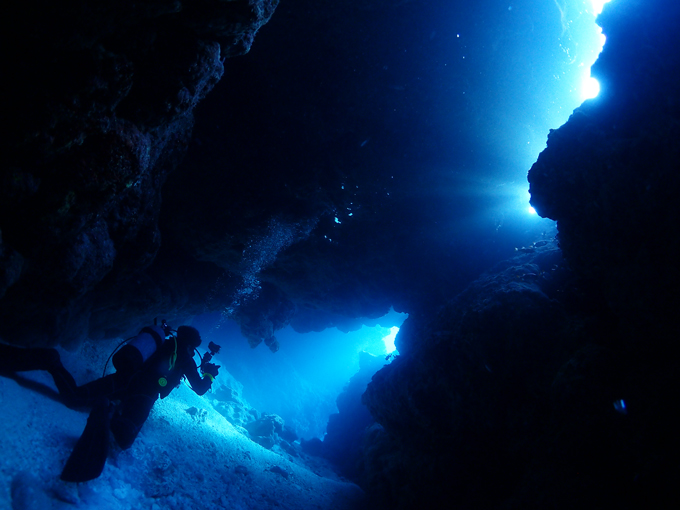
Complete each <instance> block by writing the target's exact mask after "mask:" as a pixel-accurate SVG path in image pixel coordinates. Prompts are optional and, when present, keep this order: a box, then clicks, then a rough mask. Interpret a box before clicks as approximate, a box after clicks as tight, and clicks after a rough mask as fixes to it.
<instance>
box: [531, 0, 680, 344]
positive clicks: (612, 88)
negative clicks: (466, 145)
mask: <svg viewBox="0 0 680 510" xmlns="http://www.w3.org/2000/svg"><path fill="white" fill-rule="evenodd" d="M679 19H680V14H679V7H678V4H677V2H670V1H654V2H639V1H630V0H629V1H622V2H615V3H613V4H612V5H611V6H610V7H608V8H607V9H606V10H605V11H604V12H603V14H602V15H601V16H600V17H599V18H598V23H600V24H601V26H602V28H603V32H604V34H605V35H606V36H607V43H606V45H605V47H604V51H603V52H602V54H601V55H600V57H599V59H598V61H597V62H596V64H595V65H594V66H593V69H592V74H593V76H595V77H596V78H597V79H598V80H599V81H600V82H601V83H602V92H601V93H600V96H599V97H598V98H597V99H595V100H591V101H587V102H585V103H584V104H583V106H581V107H580V108H578V109H577V110H576V111H575V112H574V114H573V115H572V116H571V118H570V119H569V122H567V123H566V124H565V125H564V126H562V127H561V128H560V129H557V130H554V131H551V133H550V136H549V137H548V147H547V149H546V150H545V151H543V152H542V153H541V155H540V157H539V158H538V161H537V162H536V163H535V164H534V166H533V167H532V168H531V171H530V172H529V182H530V184H531V195H532V198H531V203H532V204H533V206H534V207H535V208H536V210H537V211H538V213H539V214H541V215H543V216H546V217H548V218H551V219H554V220H557V222H558V228H559V240H560V246H561V248H562V250H563V251H564V254H565V257H566V258H567V260H568V261H569V264H570V266H571V267H572V268H573V269H574V270H575V271H576V272H577V273H578V274H579V277H580V278H582V279H583V281H584V282H587V285H588V287H589V292H591V293H593V294H597V295H599V296H600V297H601V299H602V300H603V301H604V302H606V306H607V307H608V308H609V309H610V310H611V311H612V312H613V313H614V314H615V315H616V316H617V318H618V319H619V320H620V321H621V332H622V333H621V334H622V335H624V336H625V337H626V338H625V340H624V339H622V341H625V342H627V343H630V344H631V345H636V346H638V347H639V346H641V345H643V344H644V345H647V346H649V347H650V348H657V347H659V346H661V345H663V344H665V343H666V342H669V341H672V342H674V341H675V340H674V339H675V338H677V336H678V333H680V329H679V328H680V326H679V325H678V323H677V321H668V320H667V318H668V317H669V316H672V315H673V314H675V313H676V312H675V311H676V310H677V309H678V307H679V306H680V271H678V261H679V260H680V241H679V240H678V236H677V235H676V233H677V229H678V220H679V219H680V218H679V216H678V214H679V212H678V206H677V196H678V194H679V193H680V177H679V174H678V168H679V166H678V165H679V163H678V162H679V161H680V145H679V144H678V139H679V138H680V123H679V120H680V95H679V94H678V90H680V65H679V64H680V52H678V50H677V48H678V47H679V45H680V38H678V34H677V30H676V29H675V27H676V24H677V22H678V20H679ZM633 34H635V35H634V36H633ZM642 337H645V338H646V339H645V341H644V342H640V340H641V338H642Z"/></svg>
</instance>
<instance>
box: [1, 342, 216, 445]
mask: <svg viewBox="0 0 680 510" xmlns="http://www.w3.org/2000/svg"><path fill="white" fill-rule="evenodd" d="M175 353H176V360H175V361H174V364H171V360H172V359H173V358H174V355H175ZM27 370H47V371H48V372H49V373H50V374H51V375H52V377H53V378H54V382H55V385H56V386H57V389H58V390H59V393H60V395H61V396H62V397H63V398H64V401H65V403H66V404H67V405H70V406H73V407H80V406H82V407H97V406H100V405H108V404H109V402H111V401H120V406H118V407H117V409H116V411H115V412H114V414H113V416H112V417H111V422H110V424H111V431H112V432H113V435H114V437H115V438H116V442H117V443H118V444H119V445H120V447H121V448H124V449H125V448H129V447H130V446H132V443H133V442H134V441H135V439H136V437H137V434H139V431H140V430H141V428H142V425H144V422H145V421H146V419H147V418H148V416H149V413H150V412H151V408H152V407H153V405H154V403H155V402H156V400H157V399H158V397H161V398H165V397H166V396H168V395H169V394H170V392H171V391H172V390H173V389H174V388H176V387H177V386H179V384H180V382H181V380H182V377H183V376H186V378H187V379H188V381H189V383H190V384H191V387H192V389H193V390H194V391H195V392H196V393H197V394H199V395H203V394H204V393H206V392H207V391H208V390H209V389H210V387H211V385H212V380H211V379H210V378H209V377H207V376H206V377H205V378H203V377H201V376H200V375H199V373H198V367H197V366H196V363H195V361H194V359H193V348H192V347H191V346H187V345H186V344H181V343H179V342H177V341H176V340H175V339H174V338H171V339H170V340H166V341H165V342H164V343H163V345H161V347H160V348H159V349H158V350H157V351H156V352H155V353H154V354H153V355H152V356H151V357H150V358H149V359H148V360H147V361H146V362H145V363H144V365H143V367H142V368H141V369H140V370H138V371H136V372H124V371H117V372H115V373H113V374H110V375H107V376H105V377H102V378H100V379H97V380H95V381H92V382H89V383H87V384H84V385H82V386H77V385H76V382H75V380H74V379H73V376H71V374H70V373H69V372H68V371H67V370H66V369H65V368H64V366H63V365H62V364H61V360H60V359H59V353H58V352H57V351H56V350H54V349H22V348H19V347H14V346H9V345H4V344H0V372H21V371H27Z"/></svg>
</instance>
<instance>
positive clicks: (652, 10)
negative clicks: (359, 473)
mask: <svg viewBox="0 0 680 510" xmlns="http://www.w3.org/2000/svg"><path fill="white" fill-rule="evenodd" d="M598 22H599V23H601V25H602V26H603V30H604V33H605V34H606V35H607V43H606V45H605V49H604V51H603V53H602V55H601V56H600V59H599V60H598V62H597V64H596V66H595V67H594V69H593V74H594V75H595V76H596V77H597V79H598V80H600V82H601V84H602V92H601V95H600V96H599V97H598V98H597V99H595V100H590V101H587V102H586V103H585V104H584V105H583V106H581V107H580V108H579V109H577V110H576V111H575V112H574V114H573V115H572V117H571V118H570V120H569V121H568V122H567V123H566V124H565V125H564V126H563V127H561V128H560V129H557V130H554V131H552V132H551V133H550V136H549V139H548V146H547V149H545V150H544V151H543V152H542V153H541V155H540V157H539V159H538V161H537V162H536V163H535V164H534V165H533V167H532V169H531V171H530V173H529V181H530V183H531V194H532V200H531V202H532V205H533V206H534V207H535V208H536V210H537V211H538V213H539V214H541V215H543V216H546V217H549V218H552V219H554V220H557V222H558V230H559V235H558V240H559V248H560V249H561V251H560V250H558V249H557V247H550V245H545V246H534V247H533V248H534V249H533V253H525V254H523V255H521V256H520V257H519V258H517V259H515V260H513V261H510V262H509V263H508V265H505V266H499V267H498V268H496V270H494V271H492V272H489V273H488V274H487V275H485V276H484V277H482V278H480V279H479V280H477V281H476V282H475V283H473V284H472V285H471V286H470V287H469V288H468V289H467V290H465V291H464V292H463V293H461V294H460V295H459V296H458V297H457V298H456V299H454V300H452V301H450V302H449V303H448V304H447V305H446V306H444V307H443V308H441V309H440V310H439V311H437V313H436V314H419V315H416V316H412V317H409V319H408V320H407V321H406V323H405V324H404V326H403V328H402V329H401V331H400V333H399V335H398V337H397V348H398V350H399V351H400V352H401V353H402V355H401V356H399V357H398V358H397V359H396V360H395V361H394V362H392V363H391V364H390V365H388V366H386V367H385V368H383V369H382V370H381V371H380V372H378V373H377V374H376V375H375V377H374V378H373V381H372V382H371V384H370V385H369V386H368V389H367V391H366V393H365V395H364V402H365V403H366V405H367V406H368V407H369V409H370V411H371V413H372V415H373V417H374V418H375V420H376V422H377V423H378V424H379V425H380V426H379V427H374V428H373V429H372V430H371V435H370V441H369V442H368V444H367V446H366V448H365V450H364V455H365V465H366V467H367V469H366V473H365V478H364V480H363V485H364V487H365V488H366V489H367V490H368V491H369V494H370V495H371V497H372V498H373V500H374V502H375V505H376V506H378V507H379V506H380V505H384V507H385V508H404V509H406V508H414V507H416V506H422V507H427V508H504V509H507V508H523V509H524V508H537V509H538V508H564V509H569V508H606V507H619V508H640V507H642V506H659V507H669V508H670V507H671V506H675V505H677V504H678V503H679V501H678V500H679V498H678V496H677V494H676V493H675V489H674V487H675V480H677V478H678V476H679V475H680V473H679V472H678V466H677V462H676V461H675V460H674V459H676V458H677V455H678V453H679V445H678V442H677V440H676V437H675V436H676V433H675V431H674V430H673V425H672V423H674V418H673V417H672V415H673V411H672V410H671V409H670V408H669V406H668V404H667V403H668V402H672V401H675V400H676V399H677V398H678V396H680V395H678V388H679V387H680V385H679V384H678V379H677V373H678V365H679V364H680V363H679V361H680V360H679V359H678V357H677V355H676V354H675V349H674V348H673V347H674V344H675V341H676V339H677V334H678V325H677V320H676V319H675V317H676V310H677V307H678V305H679V304H680V302H679V301H678V298H679V296H680V285H679V284H680V281H679V280H678V278H679V276H680V271H679V269H680V267H679V265H680V262H679V261H680V256H679V255H680V253H678V249H679V246H678V222H677V219H678V214H679V212H678V211H679V207H678V202H677V200H676V198H675V197H676V196H677V194H678V191H679V188H678V186H679V185H680V178H679V175H680V174H679V173H678V171H677V170H678V155H679V154H678V150H679V149H678V147H680V145H679V144H678V140H679V139H680V138H679V137H678V135H679V134H680V133H678V129H680V123H679V122H678V121H679V120H680V96H679V95H678V91H680V86H679V85H680V82H679V79H680V72H679V71H678V70H679V69H680V68H679V67H678V65H677V64H678V58H679V55H680V54H679V52H678V48H680V40H679V35H678V31H677V26H678V23H679V22H680V5H678V4H677V2H670V1H664V0H657V1H649V2H641V1H636V0H615V1H614V2H612V3H611V4H608V5H607V6H606V7H605V10H604V13H603V14H602V15H601V17H600V18H599V20H598ZM562 255H563V256H564V260H562Z"/></svg>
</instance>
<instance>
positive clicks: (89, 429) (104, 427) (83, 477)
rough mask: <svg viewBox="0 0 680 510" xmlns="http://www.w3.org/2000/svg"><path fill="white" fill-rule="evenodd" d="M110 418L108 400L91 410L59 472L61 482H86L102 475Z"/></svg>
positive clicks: (107, 451)
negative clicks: (62, 468)
mask: <svg viewBox="0 0 680 510" xmlns="http://www.w3.org/2000/svg"><path fill="white" fill-rule="evenodd" d="M105 400H106V399H105ZM110 417H111V413H110V411H109V402H108V400H106V401H105V403H104V402H102V403H100V404H99V405H97V406H96V407H95V408H94V409H92V411H91V412H90V416H89V417H88V418H87V425H85V430H83V433H82V435H81V436H80V439H78V442H77V443H76V446H75V447H74V448H73V451H72V452H71V456H70V457H69V458H68V460H67V461H66V466H64V470H63V471H62V472H61V479H62V480H64V481H65V482H87V481H88V480H94V479H95V478H97V477H98V476H99V475H101V474H102V471H103V470H104V464H106V456H107V455H108V453H109V421H110Z"/></svg>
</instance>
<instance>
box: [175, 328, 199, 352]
mask: <svg viewBox="0 0 680 510" xmlns="http://www.w3.org/2000/svg"><path fill="white" fill-rule="evenodd" d="M177 341H178V342H179V343H180V344H182V345H186V346H187V347H191V348H192V349H195V348H196V347H198V346H199V345H201V335H200V333H199V332H198V330H197V329H196V328H193V327H191V326H180V327H179V328H177Z"/></svg>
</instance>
